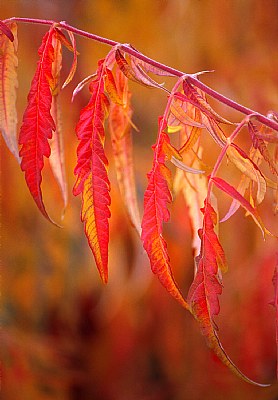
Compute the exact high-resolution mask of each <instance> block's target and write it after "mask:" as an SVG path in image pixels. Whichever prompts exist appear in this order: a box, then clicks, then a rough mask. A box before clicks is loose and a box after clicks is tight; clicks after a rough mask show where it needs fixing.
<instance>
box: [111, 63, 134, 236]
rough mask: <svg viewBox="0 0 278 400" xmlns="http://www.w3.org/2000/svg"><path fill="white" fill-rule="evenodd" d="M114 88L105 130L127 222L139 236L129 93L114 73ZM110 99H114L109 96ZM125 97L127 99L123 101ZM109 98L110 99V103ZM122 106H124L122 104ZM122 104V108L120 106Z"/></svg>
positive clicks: (124, 81) (125, 82) (119, 73)
mask: <svg viewBox="0 0 278 400" xmlns="http://www.w3.org/2000/svg"><path fill="white" fill-rule="evenodd" d="M116 82H117V84H116V83H115V82H114V83H115V89H116V90H117V97H118V98H119V99H120V103H119V102H118V100H116V101H117V103H116V104H115V103H111V105H110V113H109V129H110V134H111V141H112V149H113V154H114V159H115V166H116V175H117V180H118V184H119V189H120V193H121V196H122V198H123V200H124V204H125V207H126V209H127V212H128V215H129V218H130V221H131V223H132V225H133V226H134V227H135V228H136V230H137V232H138V233H139V235H140V234H141V223H140V215H139V208H138V202H137V195H136V186H135V179H134V170H133V155H132V137H131V123H130V121H131V115H132V110H131V106H130V93H128V95H127V96H126V94H125V92H126V89H125V87H126V85H127V78H126V77H125V76H124V75H123V74H122V72H121V71H120V70H119V69H117V70H116ZM112 97H113V98H114V97H115V96H112ZM125 97H127V99H124V98H125ZM113 98H112V99H111V100H112V101H113ZM125 103H126V104H125ZM124 104H125V106H124Z"/></svg>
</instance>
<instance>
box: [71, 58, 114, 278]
mask: <svg viewBox="0 0 278 400" xmlns="http://www.w3.org/2000/svg"><path fill="white" fill-rule="evenodd" d="M90 91H91V93H92V96H91V99H90V101H89V103H88V105H87V106H86V107H85V108H84V109H83V110H82V111H81V114H80V119H79V122H78V124H77V127H76V133H77V136H78V139H79V140H80V142H79V145H78V149H77V157H78V160H77V165H76V167H75V170H74V173H75V175H76V176H77V179H76V183H75V185H74V189H73V193H74V195H75V196H77V195H78V194H80V193H82V212H81V219H82V221H83V222H84V225H85V233H86V236H87V239H88V243H89V246H90V248H91V249H92V252H93V254H94V257H95V261H96V264H97V268H98V271H99V273H100V276H101V279H102V281H103V282H104V283H106V282H107V279H108V242H109V224H108V219H109V217H110V211H109V205H110V195H109V190H110V183H109V180H108V175H107V165H108V161H107V158H106V156H105V153H104V139H105V134H104V126H103V124H104V121H105V119H106V116H107V110H108V106H109V102H108V99H107V97H106V95H105V94H104V66H103V60H100V61H99V65H98V71H97V77H96V78H95V80H93V81H92V82H91V83H90Z"/></svg>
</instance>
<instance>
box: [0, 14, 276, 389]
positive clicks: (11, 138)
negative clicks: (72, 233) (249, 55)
mask: <svg viewBox="0 0 278 400" xmlns="http://www.w3.org/2000/svg"><path fill="white" fill-rule="evenodd" d="M17 22H20V23H32V24H43V25H45V26H46V27H47V28H48V30H47V32H46V33H45V35H44V36H43V38H42V41H41V45H40V47H39V49H38V63H37V68H36V72H35V75H34V77H33V79H32V82H31V88H30V92H29V94H28V104H27V107H26V110H25V113H24V116H23V122H22V125H21V128H20V132H19V136H18V134H17V112H16V107H15V103H16V89H17V86H18V81H17V66H18V59H17V47H18V44H17ZM75 35H79V36H83V37H86V38H89V39H92V40H95V41H98V42H100V43H104V44H107V45H109V46H111V49H110V51H109V52H108V54H107V56H106V57H105V58H104V59H101V60H99V61H98V65H97V67H96V69H95V70H92V74H91V75H90V76H88V77H86V78H84V80H83V81H82V82H80V84H79V85H78V86H77V87H76V88H75V89H74V90H73V98H74V97H75V96H76V95H78V93H79V92H80V91H81V90H86V89H87V88H88V89H89V96H90V98H89V101H88V104H87V106H86V107H84V108H83V110H81V111H80V118H79V121H78V123H77V126H76V134H77V137H78V140H79V144H78V147H77V165H76V167H75V170H74V173H75V175H76V183H75V185H74V188H73V194H74V195H75V196H78V195H79V194H81V196H82V209H81V220H82V222H83V223H84V230H85V234H86V237H87V240H88V244H89V246H90V248H91V250H92V253H93V255H94V258H95V262H96V265H97V268H98V271H99V274H100V277H101V279H102V281H103V282H104V283H106V282H107V280H108V260H109V256H108V245H109V218H110V203H111V199H110V182H109V177H108V166H109V160H108V158H107V156H106V154H105V147H104V143H105V141H106V140H111V143H112V150H113V156H114V161H115V167H116V176H117V180H118V185H119V189H120V193H121V196H122V200H123V204H124V206H125V207H126V210H127V213H128V215H129V217H130V221H131V223H132V225H133V226H134V228H135V229H136V230H137V232H138V234H139V235H140V237H141V240H142V245H143V247H144V249H145V250H146V253H147V255H148V257H149V260H150V266H151V269H152V271H153V273H154V274H155V275H157V277H158V279H159V280H160V282H161V283H162V285H163V286H164V287H165V288H166V290H167V291H168V292H169V293H170V294H171V295H172V296H173V297H174V298H175V299H176V300H177V301H178V302H179V303H180V304H181V305H182V307H184V308H185V309H186V310H188V311H189V312H190V313H192V315H193V316H194V317H195V319H196V320H197V322H198V323H199V326H200V330H201V332H202V334H203V335H204V336H205V338H206V341H207V343H208V346H209V347H210V348H212V350H213V351H214V352H215V354H216V355H217V356H218V357H219V359H220V360H221V361H222V362H223V363H224V364H225V365H226V366H228V368H230V369H231V370H232V371H233V372H234V373H235V374H237V375H238V376H239V377H241V378H242V379H244V380H245V381H247V382H249V383H252V384H255V385H259V386H266V385H264V384H260V383H256V382H254V381H252V380H251V379H249V378H248V377H247V376H246V375H244V374H243V373H242V372H241V371H240V370H239V369H238V367H237V366H236V365H235V364H234V363H233V362H232V361H231V359H230V358H229V356H228V355H227V353H226V352H225V350H224V348H223V346H222V344H221V342H220V339H219V336H218V332H217V330H218V329H217V326H216V323H215V320H214V319H215V316H217V315H218V314H219V311H220V306H219V295H220V294H221V293H222V289H223V285H222V274H224V273H225V272H226V271H227V261H226V257H225V254H224V250H223V247H222V245H221V243H220V239H219V237H218V225H219V222H222V221H226V220H228V219H229V218H230V217H231V216H232V215H233V214H234V213H235V212H236V211H237V210H238V209H239V208H240V207H242V208H243V209H244V210H245V212H246V213H247V215H250V216H251V218H252V219H253V221H254V222H255V224H256V225H257V226H258V228H259V229H260V230H261V232H262V235H263V237H266V236H267V235H275V234H276V235H277V232H272V233H270V232H269V230H268V229H267V227H265V225H264V222H263V221H262V219H261V217H260V215H259V212H258V208H257V206H258V205H259V204H261V203H263V202H264V199H265V196H266V194H267V192H270V195H272V196H273V202H274V210H273V212H274V214H275V213H277V209H278V206H277V200H278V166H277V160H278V150H277V143H278V114H277V113H276V112H274V111H272V112H269V113H268V114H267V115H266V116H265V115H262V114H260V113H258V112H255V111H253V110H251V109H249V108H246V107H244V106H243V105H241V104H238V103H236V102H235V101H233V100H231V99H229V98H227V97H225V96H223V95H222V94H220V93H218V92H216V91H214V90H213V89H211V88H209V87H208V86H206V85H205V84H204V83H202V82H201V80H200V77H201V73H196V74H185V73H183V72H181V71H178V70H176V69H174V68H171V67H169V66H167V65H163V64H161V63H159V62H157V61H155V60H152V59H150V58H149V57H146V56H145V55H144V54H142V53H140V52H139V51H138V50H136V49H135V48H134V47H132V46H131V45H128V44H121V43H117V42H115V41H113V40H109V39H106V38H103V37H99V36H97V35H94V34H91V33H89V32H85V31H82V30H80V29H77V28H75V27H73V26H70V25H68V24H67V23H66V22H64V21H63V22H55V21H48V20H34V19H29V18H10V19H8V20H5V21H0V129H1V132H2V135H3V138H4V140H5V142H6V144H7V146H8V148H9V150H10V151H11V153H12V154H13V155H14V156H15V158H16V159H17V161H18V162H19V164H20V167H21V169H22V171H24V173H25V180H26V183H27V186H28V188H29V190H30V193H31V195H32V197H33V199H34V201H35V203H36V204H37V207H38V209H39V210H40V212H41V213H42V214H43V216H44V217H46V218H47V219H48V220H49V221H51V222H53V221H52V219H51V218H50V217H49V214H48V212H47V210H46V207H45V204H44V200H43V193H42V187H41V183H42V171H43V168H44V163H45V158H49V160H50V166H51V168H52V169H53V173H54V176H55V178H56V180H57V182H58V185H59V187H60V189H61V193H62V198H63V201H64V204H65V206H66V204H67V182H66V180H65V163H64V149H63V140H62V129H61V126H60V113H61V110H60V108H59V101H58V97H59V95H60V93H61V90H62V89H63V88H64V87H65V86H66V85H68V84H69V83H70V82H71V80H72V78H73V76H74V74H75V71H76V68H77V54H78V52H77V48H76V41H75ZM62 47H65V48H67V49H68V50H69V51H70V52H72V53H73V62H72V66H71V68H70V72H69V75H68V77H67V78H66V80H65V82H64V83H62V82H61V79H60V72H61V69H62V64H63V63H62ZM150 73H151V74H152V76H156V77H157V80H156V79H154V78H152V77H151V76H150ZM163 76H168V77H171V78H172V79H173V81H174V84H173V86H172V88H167V87H165V86H164V85H163V84H161V83H160V82H158V81H159V78H160V77H163ZM130 80H132V81H134V82H137V83H138V84H140V85H143V86H144V87H146V88H147V89H148V88H155V89H158V90H162V91H164V93H165V97H166V107H165V110H164V112H163V114H162V115H161V116H159V117H158V133H157V139H156V142H155V144H154V145H153V163H152V167H151V168H150V171H149V173H148V174H147V179H148V184H147V187H146V190H145V195H144V212H143V216H142V220H141V218H140V215H139V207H138V201H137V196H136V183H135V178H134V171H133V156H132V154H133V150H132V130H134V129H136V127H135V125H134V124H133V122H132V107H131V92H130V90H129V88H128V84H129V81H130ZM207 96H211V97H213V98H215V99H216V100H218V101H219V102H221V103H222V104H225V105H227V106H228V107H231V108H233V109H235V110H237V111H239V112H240V113H242V114H243V118H242V120H241V121H236V122H230V121H228V120H227V119H226V118H224V117H222V116H220V115H219V114H218V113H217V112H216V111H215V110H214V109H213V108H212V107H211V105H210V104H209V102H208V100H207ZM243 130H245V133H246V134H247V135H249V137H250V140H251V146H250V148H249V150H248V151H247V150H246V149H242V148H240V147H239V146H238V145H237V144H236V143H235V139H236V138H237V136H238V135H239V134H240V133H241V132H242V131H243ZM231 131H232V133H230V134H229V133H228V132H231ZM205 135H210V136H211V138H212V139H213V141H214V143H215V145H216V146H217V147H218V149H219V155H218V157H217V159H216V162H215V165H214V166H213V167H212V168H210V169H209V168H208V167H207V165H206V164H205V162H204V161H203V158H202V157H203V154H204V152H206V151H207V149H206V148H205V147H204V144H203V143H204V141H203V138H204V137H205ZM173 136H175V143H178V145H175V146H174V145H173V144H172V142H173V140H171V138H172V137H173ZM223 160H225V161H226V162H228V163H231V164H233V166H234V167H235V168H236V169H238V171H239V172H240V174H241V178H240V180H239V182H238V187H237V188H235V187H234V186H233V185H232V184H231V183H229V182H228V181H227V180H226V179H224V178H223V177H221V176H219V175H220V165H221V164H222V167H223V163H222V162H223ZM171 163H172V164H173V166H174V167H172V168H171V169H170V168H169V165H170V164H171ZM173 169H176V172H175V176H174V177H173V176H172V172H171V170H173ZM215 188H217V189H218V190H220V191H223V192H224V193H225V194H226V195H228V196H229V197H230V198H231V206H230V208H229V210H228V212H227V214H226V215H225V216H224V217H223V218H222V220H221V221H219V219H218V209H217V201H216V193H217V191H215V190H214V189H215ZM172 190H174V192H175V194H177V193H178V192H182V193H183V195H184V197H185V201H186V203H187V205H188V208H189V216H190V218H191V224H192V230H193V243H192V247H193V249H194V253H195V256H196V257H195V268H194V272H195V277H194V280H193V282H192V285H191V286H190V288H189V293H188V296H187V297H184V296H183V294H182V291H181V290H180V288H179V287H178V284H177V282H176V280H175V278H174V275H173V272H172V268H171V261H170V256H169V254H168V250H167V243H166V241H165V239H164V237H163V224H164V223H165V222H168V221H169V218H170V211H169V204H170V203H171V202H172V200H173V197H172ZM276 270H277V267H276ZM273 282H274V286H275V293H276V292H277V271H276V272H275V276H274V279H273ZM276 298H277V293H276V294H275V302H274V304H275V306H276V308H277V301H276V300H277V299H276Z"/></svg>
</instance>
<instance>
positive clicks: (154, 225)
mask: <svg viewBox="0 0 278 400" xmlns="http://www.w3.org/2000/svg"><path fill="white" fill-rule="evenodd" d="M164 129H166V123H165V120H164V118H163V119H161V118H160V120H159V135H158V139H157V143H156V145H155V146H154V147H153V148H154V161H153V167H152V169H151V171H150V172H149V173H148V186H147V189H146V191H145V195H144V215H143V220H142V235H141V238H142V241H143V246H144V249H145V250H146V252H147V254H148V257H149V259H150V263H151V269H152V271H153V273H154V274H156V275H157V276H158V278H159V280H160V282H161V283H162V285H163V286H164V287H165V288H166V290H167V291H168V292H169V293H170V294H171V295H172V296H173V297H174V298H175V299H176V300H178V302H179V303H180V304H181V305H182V306H183V307H185V308H187V303H186V301H185V300H184V298H183V296H182V294H181V292H180V289H179V288H178V287H177V284H176V282H175V280H174V277H173V274H172V270H171V266H170V258H169V255H168V252H167V244H166V242H165V240H164V238H163V236H162V226H163V223H164V222H168V221H169V218H170V213H169V210H168V208H167V204H168V203H170V202H171V201H172V195H171V193H170V190H169V184H170V183H171V172H170V170H169V169H168V168H167V167H166V165H165V157H166V156H165V154H164V153H163V143H164V141H166V142H168V141H169V137H168V136H167V134H166V133H165V132H164Z"/></svg>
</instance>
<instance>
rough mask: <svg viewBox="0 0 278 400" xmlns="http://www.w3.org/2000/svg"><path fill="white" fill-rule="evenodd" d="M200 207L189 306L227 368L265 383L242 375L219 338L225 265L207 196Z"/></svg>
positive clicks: (245, 378) (210, 345) (209, 343)
mask: <svg viewBox="0 0 278 400" xmlns="http://www.w3.org/2000/svg"><path fill="white" fill-rule="evenodd" d="M201 211H202V212H203V214H204V220H203V227H202V229H200V232H199V235H200V238H201V251H200V254H199V256H198V257H196V264H197V273H196V276H195V278H194V281H193V283H192V285H191V287H190V289H189V293H188V298H187V301H188V304H189V310H190V312H191V313H192V314H193V315H194V317H195V319H196V320H197V321H198V323H199V325H200V329H201V332H202V334H203V335H204V336H205V338H206V341H207V344H208V346H209V347H210V348H211V349H212V350H213V351H214V352H215V354H216V355H217V356H218V358H219V359H220V360H221V361H222V362H223V363H224V364H225V365H226V366H227V367H228V368H230V369H231V370H232V371H233V372H234V373H235V374H236V375H238V376H239V377H240V378H242V379H243V380H245V381H246V382H249V383H252V384H254V385H258V386H266V385H262V384H259V383H256V382H254V381H252V380H250V379H249V378H248V377H247V376H245V375H244V374H243V373H242V372H241V371H240V370H239V369H238V368H237V366H236V365H235V364H234V363H233V362H232V361H231V359H230V358H229V357H228V355H227V354H226V352H225V350H224V348H223V347H222V344H221V342H220V340H219V338H218V335H217V332H216V331H217V330H218V328H217V326H216V324H215V321H214V317H215V316H216V315H218V314H219V311H220V306H219V299H218V296H219V295H220V294H221V293H222V282H221V280H220V274H219V270H222V271H225V270H226V269H227V265H226V259H225V255H224V251H223V248H222V246H221V244H220V242H219V240H218V237H217V235H216V233H215V231H214V227H215V225H216V223H217V215H216V212H215V211H214V209H213V207H212V206H211V205H210V203H209V202H208V201H207V200H206V201H205V205H204V208H203V209H202V210H201Z"/></svg>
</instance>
